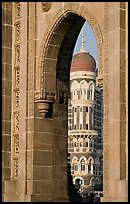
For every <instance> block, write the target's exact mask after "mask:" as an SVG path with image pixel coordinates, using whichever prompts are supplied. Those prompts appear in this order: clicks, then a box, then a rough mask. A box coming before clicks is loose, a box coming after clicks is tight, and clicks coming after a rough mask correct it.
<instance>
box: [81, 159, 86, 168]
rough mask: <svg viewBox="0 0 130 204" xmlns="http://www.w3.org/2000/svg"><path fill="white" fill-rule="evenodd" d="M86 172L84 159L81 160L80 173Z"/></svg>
mask: <svg viewBox="0 0 130 204" xmlns="http://www.w3.org/2000/svg"><path fill="white" fill-rule="evenodd" d="M85 170H86V162H85V159H82V160H81V171H85Z"/></svg>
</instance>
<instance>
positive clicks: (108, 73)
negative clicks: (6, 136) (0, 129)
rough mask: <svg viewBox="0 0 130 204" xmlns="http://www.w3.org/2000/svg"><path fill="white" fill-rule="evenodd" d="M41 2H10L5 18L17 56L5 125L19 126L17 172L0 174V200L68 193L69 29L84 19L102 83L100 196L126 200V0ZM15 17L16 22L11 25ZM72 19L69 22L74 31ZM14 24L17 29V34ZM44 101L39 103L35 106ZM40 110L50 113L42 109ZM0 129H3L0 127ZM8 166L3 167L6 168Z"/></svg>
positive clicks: (56, 198)
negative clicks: (0, 185) (0, 192)
mask: <svg viewBox="0 0 130 204" xmlns="http://www.w3.org/2000/svg"><path fill="white" fill-rule="evenodd" d="M42 3H43V4H44V5H43V4H42V6H41V3H40V2H22V3H17V4H16V10H15V12H16V13H14V15H15V17H16V18H17V19H15V20H16V22H15V20H13V23H12V25H13V29H14V30H16V31H17V32H16V33H15V34H16V36H15V38H13V39H14V42H13V46H14V48H16V49H15V50H13V51H12V53H13V62H15V60H17V61H18V63H19V66H20V73H19V74H20V86H19V100H20V103H19V114H18V115H17V118H16V119H17V120H15V121H14V122H12V127H14V125H17V126H18V127H19V131H18V134H19V142H17V141H16V142H15V143H14V144H13V145H14V146H15V145H17V143H18V145H17V146H18V150H19V151H18V155H17V156H18V158H17V160H18V162H17V163H16V164H15V166H14V169H15V171H16V170H17V171H18V174H17V178H16V179H14V180H13V179H12V178H11V177H10V176H8V180H6V179H4V180H5V182H4V185H5V188H4V200H5V201H32V202H37V201H65V200H68V199H69V198H68V192H67V189H68V186H67V184H68V183H67V179H68V178H67V133H68V132H67V98H68V97H69V88H68V79H69V63H70V60H71V57H72V51H73V48H74V44H75V41H76V38H77V35H78V33H79V31H80V29H81V27H82V25H83V22H84V21H85V20H87V21H88V23H89V24H90V26H91V27H92V29H93V31H94V33H95V37H96V40H97V48H98V65H99V77H98V83H99V85H101V86H102V85H103V89H104V133H103V135H104V155H103V156H104V175H103V179H104V198H103V201H127V198H128V194H127V189H128V174H127V168H128V166H127V164H128V160H127V159H128V144H127V141H128V134H127V121H128V115H127V110H128V103H127V93H128V91H127V73H128V64H127V51H128V50H127V49H128V48H127V46H126V44H127V23H128V22H127V12H128V11H127V3H126V2H110V3H108V2H93V3H92V2H78V3H77V2H75V3H74V2H72V3H71V2H52V3H51V5H49V7H46V5H45V4H46V3H45V2H42ZM57 3H58V4H57ZM8 12H9V11H8V10H7V14H8ZM44 12H45V13H44ZM7 14H6V15H7ZM52 19H54V21H53V22H52ZM18 23H19V24H20V27H19V26H18V27H17V25H19V24H18ZM43 25H44V26H43ZM73 25H75V26H77V27H76V30H74V27H73ZM19 28H20V29H19ZM21 30H25V31H26V32H25V34H22V32H20V31H21ZM73 31H75V33H73ZM72 33H73V35H72ZM13 34H14V33H13ZM11 35H12V34H11ZM12 36H13V37H14V35H12ZM12 36H11V37H12ZM41 36H42V38H43V39H42V40H41ZM58 36H60V38H59V37H58ZM11 39H12V38H11ZM17 39H18V43H19V44H18V45H19V46H18V47H17V43H16V42H15V40H17ZM19 40H20V41H19ZM68 42H69V43H70V47H69V44H68ZM124 42H125V43H124ZM66 44H67V47H66V46H65V45H66ZM17 48H18V49H17ZM7 53H8V52H7ZM7 53H6V54H7ZM10 59H11V57H10ZM115 59H116V60H115ZM11 60H12V59H11ZM5 63H6V59H5ZM14 65H15V64H12V70H13V69H14ZM102 78H103V80H102ZM113 87H114V88H113ZM14 91H15V92H16V90H14ZM10 92H11V91H10ZM124 93H125V94H124ZM15 94H16V93H15ZM7 95H8V93H7ZM10 95H11V93H10ZM13 97H14V95H13V96H12V98H13ZM44 102H46V103H45V104H46V105H45V104H44V106H43V103H44ZM37 104H39V105H38V106H37ZM48 104H50V107H48ZM52 104H53V105H52ZM6 107H7V105H6ZM48 108H49V109H48ZM12 109H13V107H12ZM43 110H44V111H43ZM48 110H49V111H48ZM39 111H40V113H39ZM46 111H48V112H49V113H51V114H49V115H45V114H46ZM12 112H13V111H12ZM43 112H44V114H43ZM41 114H43V115H42V116H41ZM43 116H45V117H43ZM9 118H10V117H9ZM7 122H8V121H7ZM10 123H11V118H10ZM5 133H8V132H7V130H5ZM11 137H12V135H11ZM11 142H13V140H12V141H11ZM5 151H6V149H5ZM11 151H12V152H13V151H14V150H12V149H11ZM12 152H11V154H12ZM8 153H9V154H10V152H8ZM5 155H6V154H5ZM15 156H16V155H15ZM9 161H10V160H9ZM115 161H116V162H115ZM10 163H11V161H10ZM11 165H12V164H11ZM11 165H10V166H9V168H10V169H11V170H12V171H13V170H14V169H13V167H12V166H11ZM16 189H17V191H16ZM12 195H13V196H12Z"/></svg>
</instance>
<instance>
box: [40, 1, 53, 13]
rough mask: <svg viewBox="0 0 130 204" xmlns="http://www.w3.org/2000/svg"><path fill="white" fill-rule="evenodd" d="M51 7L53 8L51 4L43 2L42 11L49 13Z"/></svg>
mask: <svg viewBox="0 0 130 204" xmlns="http://www.w3.org/2000/svg"><path fill="white" fill-rule="evenodd" d="M50 7H51V2H42V9H43V11H44V12H47V11H49V9H50Z"/></svg>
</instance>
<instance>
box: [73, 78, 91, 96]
mask: <svg viewBox="0 0 130 204" xmlns="http://www.w3.org/2000/svg"><path fill="white" fill-rule="evenodd" d="M94 91H95V84H94V82H93V81H90V82H86V81H85V80H82V81H81V82H79V83H78V82H77V81H76V80H74V81H73V83H72V85H71V93H72V99H74V100H76V99H77V100H78V99H90V100H94Z"/></svg>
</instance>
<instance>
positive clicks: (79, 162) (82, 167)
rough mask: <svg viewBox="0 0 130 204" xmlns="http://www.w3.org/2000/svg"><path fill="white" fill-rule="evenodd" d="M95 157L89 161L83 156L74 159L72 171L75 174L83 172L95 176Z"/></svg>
mask: <svg viewBox="0 0 130 204" xmlns="http://www.w3.org/2000/svg"><path fill="white" fill-rule="evenodd" d="M93 164H94V159H93V157H91V156H90V157H89V158H88V159H87V158H85V157H84V156H82V157H81V158H80V159H78V158H77V157H76V156H75V157H74V158H73V159H72V164H71V170H72V171H74V173H75V172H81V173H85V174H93Z"/></svg>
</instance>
